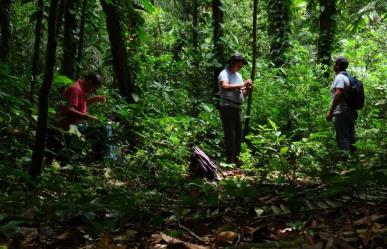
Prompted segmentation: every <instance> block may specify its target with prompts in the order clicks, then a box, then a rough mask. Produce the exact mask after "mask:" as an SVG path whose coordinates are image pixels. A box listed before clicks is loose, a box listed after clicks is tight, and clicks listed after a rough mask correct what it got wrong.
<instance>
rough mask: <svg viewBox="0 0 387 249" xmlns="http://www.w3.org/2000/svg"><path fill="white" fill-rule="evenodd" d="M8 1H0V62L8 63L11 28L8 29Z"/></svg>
mask: <svg viewBox="0 0 387 249" xmlns="http://www.w3.org/2000/svg"><path fill="white" fill-rule="evenodd" d="M10 9H11V1H10V0H0V29H1V39H0V61H3V62H8V56H9V49H10V39H11V27H10Z"/></svg>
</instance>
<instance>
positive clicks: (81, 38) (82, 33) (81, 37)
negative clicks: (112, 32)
mask: <svg viewBox="0 0 387 249" xmlns="http://www.w3.org/2000/svg"><path fill="white" fill-rule="evenodd" d="M87 1H88V0H83V4H82V16H81V26H80V28H79V43H78V54H77V65H76V78H79V76H80V70H81V68H80V66H81V61H82V53H83V43H84V40H85V24H86V17H87V15H86V10H87Z"/></svg>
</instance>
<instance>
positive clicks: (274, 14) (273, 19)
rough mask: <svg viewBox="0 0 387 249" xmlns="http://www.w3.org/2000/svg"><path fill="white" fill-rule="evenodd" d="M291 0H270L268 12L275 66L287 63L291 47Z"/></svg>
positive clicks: (272, 55) (272, 59)
mask: <svg viewBox="0 0 387 249" xmlns="http://www.w3.org/2000/svg"><path fill="white" fill-rule="evenodd" d="M290 6H291V1H290V0H268V3H267V8H268V9H267V12H268V22H269V37H270V58H271V61H272V63H273V64H274V66H275V67H282V66H284V65H285V63H286V59H285V52H286V50H287V49H288V47H289V30H290V27H289V22H290Z"/></svg>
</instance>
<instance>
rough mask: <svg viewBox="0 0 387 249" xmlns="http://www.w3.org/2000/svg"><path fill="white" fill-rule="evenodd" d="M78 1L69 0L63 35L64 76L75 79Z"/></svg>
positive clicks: (65, 13)
mask: <svg viewBox="0 0 387 249" xmlns="http://www.w3.org/2000/svg"><path fill="white" fill-rule="evenodd" d="M75 3H76V0H67V4H66V9H65V11H64V34H63V60H62V74H63V75H65V76H67V77H69V78H70V79H74V76H75V55H76V52H77V43H76V37H75V30H76V28H77V22H76V16H75V13H76V4H75Z"/></svg>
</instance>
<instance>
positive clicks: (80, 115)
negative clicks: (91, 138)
mask: <svg viewBox="0 0 387 249" xmlns="http://www.w3.org/2000/svg"><path fill="white" fill-rule="evenodd" d="M66 112H67V113H68V115H70V116H72V117H74V118H78V119H89V120H97V117H95V116H93V115H91V114H89V113H87V112H86V113H83V112H80V111H78V110H77V109H75V106H72V105H68V106H67V107H66Z"/></svg>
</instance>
